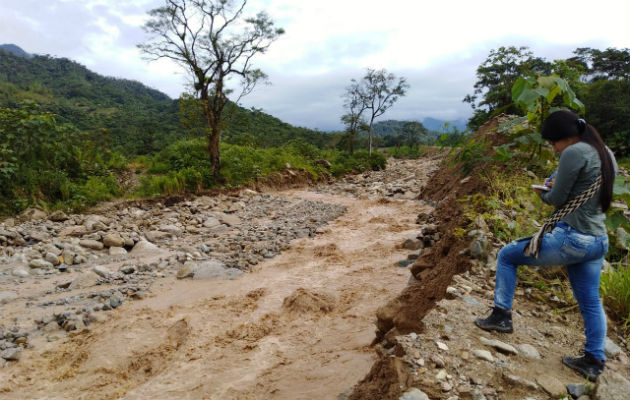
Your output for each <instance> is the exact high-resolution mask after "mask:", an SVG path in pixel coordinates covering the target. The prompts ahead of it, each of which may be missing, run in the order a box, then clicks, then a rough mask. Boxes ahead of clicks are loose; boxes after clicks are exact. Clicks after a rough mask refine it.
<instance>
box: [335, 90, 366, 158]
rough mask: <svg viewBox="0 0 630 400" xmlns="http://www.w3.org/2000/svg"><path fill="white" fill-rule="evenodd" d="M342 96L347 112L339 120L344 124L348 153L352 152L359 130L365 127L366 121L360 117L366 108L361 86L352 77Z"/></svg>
mask: <svg viewBox="0 0 630 400" xmlns="http://www.w3.org/2000/svg"><path fill="white" fill-rule="evenodd" d="M343 97H344V99H345V101H344V104H343V106H344V108H345V109H346V110H347V113H345V114H344V115H342V116H341V122H343V123H344V124H345V125H346V133H347V134H348V151H349V152H350V154H353V153H354V144H355V142H356V140H357V136H358V135H359V132H360V131H362V130H366V129H367V123H366V122H365V119H364V118H363V117H362V114H363V112H364V111H365V110H366V105H365V103H364V101H363V96H362V93H361V86H360V85H359V83H358V82H356V81H355V80H354V79H353V80H352V83H351V84H350V85H349V86H348V87H346V92H345V93H344V95H343Z"/></svg>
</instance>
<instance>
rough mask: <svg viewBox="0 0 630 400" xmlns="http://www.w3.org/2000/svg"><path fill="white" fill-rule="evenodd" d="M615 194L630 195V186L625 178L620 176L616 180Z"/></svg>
mask: <svg viewBox="0 0 630 400" xmlns="http://www.w3.org/2000/svg"><path fill="white" fill-rule="evenodd" d="M613 194H614V195H615V196H621V195H622V194H630V184H628V183H626V179H625V178H624V177H623V176H618V177H616V178H615V184H614V185H613Z"/></svg>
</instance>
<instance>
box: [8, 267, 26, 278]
mask: <svg viewBox="0 0 630 400" xmlns="http://www.w3.org/2000/svg"><path fill="white" fill-rule="evenodd" d="M11 275H13V276H17V277H18V278H26V277H27V276H29V273H28V270H27V269H26V268H24V267H16V268H13V270H12V271H11Z"/></svg>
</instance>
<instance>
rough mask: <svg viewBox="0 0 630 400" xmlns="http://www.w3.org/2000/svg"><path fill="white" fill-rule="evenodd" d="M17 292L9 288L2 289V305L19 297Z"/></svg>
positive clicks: (0, 300) (0, 292)
mask: <svg viewBox="0 0 630 400" xmlns="http://www.w3.org/2000/svg"><path fill="white" fill-rule="evenodd" d="M17 297H18V296H17V294H16V293H15V292H11V291H9V290H2V291H0V305H1V304H6V303H8V302H10V301H13V300H15V299H17Z"/></svg>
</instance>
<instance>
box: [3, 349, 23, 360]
mask: <svg viewBox="0 0 630 400" xmlns="http://www.w3.org/2000/svg"><path fill="white" fill-rule="evenodd" d="M21 355H22V348H21V347H11V348H8V349H5V350H2V351H0V358H4V359H5V360H7V361H17V360H19V359H20V356H21Z"/></svg>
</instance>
